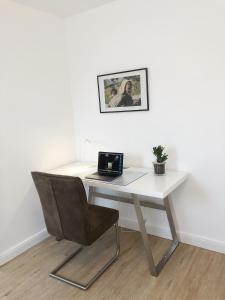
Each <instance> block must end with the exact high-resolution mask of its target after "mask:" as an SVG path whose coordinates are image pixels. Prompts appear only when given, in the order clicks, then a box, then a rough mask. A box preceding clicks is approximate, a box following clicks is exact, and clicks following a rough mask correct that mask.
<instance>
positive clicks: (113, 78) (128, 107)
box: [97, 68, 149, 113]
mask: <svg viewBox="0 0 225 300" xmlns="http://www.w3.org/2000/svg"><path fill="white" fill-rule="evenodd" d="M97 80H98V95H99V108H100V112H101V113H111V112H126V111H144V110H149V101H148V69H147V68H144V69H137V70H131V71H124V72H118V73H111V74H104V75H98V76H97Z"/></svg>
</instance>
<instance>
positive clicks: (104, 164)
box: [98, 152, 123, 176]
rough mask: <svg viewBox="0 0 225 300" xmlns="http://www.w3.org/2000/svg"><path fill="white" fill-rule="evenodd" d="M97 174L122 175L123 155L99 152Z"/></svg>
mask: <svg viewBox="0 0 225 300" xmlns="http://www.w3.org/2000/svg"><path fill="white" fill-rule="evenodd" d="M98 173H99V174H100V175H108V176H119V175H122V173H123V153H116V152H99V153H98Z"/></svg>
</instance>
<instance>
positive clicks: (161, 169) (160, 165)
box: [153, 145, 168, 175]
mask: <svg viewBox="0 0 225 300" xmlns="http://www.w3.org/2000/svg"><path fill="white" fill-rule="evenodd" d="M153 154H154V155H155V156H156V161H155V162H153V165H154V171H155V174H157V175H163V174H165V162H166V160H167V158H168V155H167V154H166V153H165V152H164V147H163V146H161V145H159V146H157V147H153Z"/></svg>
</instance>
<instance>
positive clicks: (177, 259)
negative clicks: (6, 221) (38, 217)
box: [0, 230, 225, 300]
mask: <svg viewBox="0 0 225 300" xmlns="http://www.w3.org/2000/svg"><path fill="white" fill-rule="evenodd" d="M113 237H114V235H113V232H112V230H111V231H108V232H107V233H106V234H105V235H104V236H103V237H102V238H101V239H100V240H99V241H98V242H97V243H95V244H94V245H93V246H91V247H89V248H87V249H85V250H84V251H82V252H81V253H80V254H79V255H78V256H77V257H75V258H74V259H73V260H72V261H71V262H70V263H69V265H67V266H66V267H64V268H63V269H62V270H61V271H60V274H61V275H64V276H66V277H68V278H70V279H73V280H76V281H82V282H83V281H85V279H87V278H88V277H89V278H90V276H92V275H93V274H94V273H95V272H96V271H97V270H98V269H99V268H101V266H103V264H104V263H105V262H106V261H107V260H108V259H109V258H110V257H111V256H112V255H113V253H114V251H115V249H114V247H113ZM149 238H150V241H151V244H152V248H153V256H154V259H155V260H156V261H157V260H159V258H160V256H161V255H162V254H163V253H164V251H165V250H166V248H167V247H168V245H169V244H170V241H168V240H166V239H162V238H157V237H154V236H149ZM120 239H121V254H120V256H119V259H118V260H117V261H116V262H115V263H114V264H113V265H112V266H111V267H110V268H109V269H108V270H107V271H106V272H105V273H104V274H103V275H102V276H101V277H100V278H99V279H98V280H97V281H96V282H95V283H94V285H93V286H92V287H91V288H90V289H89V290H87V291H81V290H79V289H77V288H74V287H72V286H70V285H68V284H65V283H62V282H60V281H58V280H56V279H53V278H50V277H49V276H48V273H49V272H50V271H52V270H53V269H54V268H55V267H56V266H57V265H58V264H60V262H61V261H63V260H64V259H65V258H66V257H67V256H68V255H70V254H71V253H72V252H73V251H74V250H75V249H77V248H78V247H79V245H76V244H74V243H71V242H69V241H65V240H62V241H60V242H57V241H56V240H55V239H54V238H52V237H50V238H47V239H46V240H45V241H43V242H41V243H39V244H38V245H36V246H34V247H33V248H31V249H30V250H28V251H27V252H25V253H23V254H22V255H20V256H18V257H17V258H15V259H14V260H12V261H10V262H9V263H7V264H6V265H4V266H2V267H0V300H36V299H37V300H74V299H76V300H149V299H153V300H225V255H224V254H220V253H216V252H212V251H207V250H204V249H200V248H197V247H193V246H189V245H186V244H180V245H179V247H178V248H177V249H176V251H175V253H174V254H173V255H172V256H171V258H170V259H169V261H168V262H167V264H166V266H165V267H164V269H163V270H162V272H161V273H160V275H159V277H157V278H155V277H152V276H150V274H149V270H148V265H147V262H146V257H145V252H144V248H143V245H142V241H141V237H140V234H139V233H138V232H135V231H131V232H123V230H122V232H121V235H120Z"/></svg>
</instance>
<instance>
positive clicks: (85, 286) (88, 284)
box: [49, 223, 120, 290]
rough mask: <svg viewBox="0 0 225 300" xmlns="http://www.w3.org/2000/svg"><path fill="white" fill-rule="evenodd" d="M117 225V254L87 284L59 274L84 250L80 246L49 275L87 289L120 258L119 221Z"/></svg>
mask: <svg viewBox="0 0 225 300" xmlns="http://www.w3.org/2000/svg"><path fill="white" fill-rule="evenodd" d="M114 227H115V236H116V238H115V244H116V253H115V255H114V256H113V257H112V258H111V259H110V260H109V261H108V262H107V263H106V264H105V265H104V266H103V267H102V268H101V269H100V270H99V271H98V272H97V273H96V274H95V275H94V276H93V277H92V278H91V279H90V280H89V281H88V282H87V283H86V284H81V283H79V282H76V281H72V280H70V279H68V278H65V277H63V276H59V275H57V272H58V271H59V270H60V269H61V268H62V267H63V266H65V265H66V264H67V263H68V262H70V261H71V260H72V259H73V258H74V257H75V256H76V255H77V254H78V253H80V252H81V251H82V249H83V248H84V247H82V246H81V247H80V248H78V249H77V250H76V251H75V252H74V253H72V254H71V255H70V256H69V257H67V258H66V260H64V261H63V262H62V263H61V264H60V265H59V266H57V267H56V268H55V269H54V270H53V271H52V272H51V273H50V274H49V276H51V277H53V278H56V279H58V280H60V281H62V282H65V283H68V284H70V285H72V286H75V287H78V288H80V289H82V290H87V289H88V288H89V287H90V286H91V285H92V284H93V283H94V282H95V281H96V280H97V279H98V278H99V277H100V276H101V275H102V274H103V273H104V272H105V270H106V269H108V268H109V267H110V266H111V264H112V263H113V262H114V261H115V260H116V259H117V258H118V256H119V253H120V241H119V228H118V223H116V224H114Z"/></svg>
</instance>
